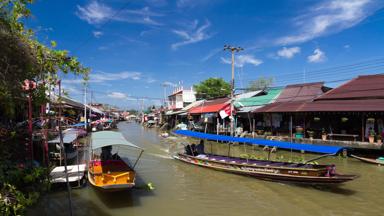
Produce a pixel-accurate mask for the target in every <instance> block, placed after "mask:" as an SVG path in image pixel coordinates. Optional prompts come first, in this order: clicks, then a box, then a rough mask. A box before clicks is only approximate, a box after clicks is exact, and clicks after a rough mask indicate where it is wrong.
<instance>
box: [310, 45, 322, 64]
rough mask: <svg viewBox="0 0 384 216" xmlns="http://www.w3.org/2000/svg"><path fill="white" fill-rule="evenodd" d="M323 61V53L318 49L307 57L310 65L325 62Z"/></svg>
mask: <svg viewBox="0 0 384 216" xmlns="http://www.w3.org/2000/svg"><path fill="white" fill-rule="evenodd" d="M325 59H326V56H325V53H324V52H323V51H321V50H320V49H319V48H317V49H315V50H314V51H313V55H310V56H308V57H307V60H308V62H311V63H318V62H323V61H325Z"/></svg>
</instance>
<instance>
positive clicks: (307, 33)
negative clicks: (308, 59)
mask: <svg viewBox="0 0 384 216" xmlns="http://www.w3.org/2000/svg"><path fill="white" fill-rule="evenodd" d="M371 3H372V1H371V0H348V1H346V0H331V1H326V2H324V3H321V4H319V5H317V6H316V7H314V8H311V9H310V10H309V12H308V13H306V14H304V15H302V16H299V17H297V18H296V19H295V25H296V26H297V28H298V29H299V30H298V33H296V34H292V35H288V36H284V37H281V38H278V39H277V41H276V43H277V44H280V45H281V44H283V45H287V44H295V43H302V42H306V41H309V40H312V39H314V38H317V37H321V36H324V35H327V34H330V33H335V32H340V31H342V30H344V29H348V28H351V27H353V26H355V25H357V24H358V23H360V22H361V21H362V20H364V19H365V18H366V17H368V16H369V15H371V14H372V13H373V12H374V11H375V10H377V9H378V8H375V9H373V7H372V4H371Z"/></svg>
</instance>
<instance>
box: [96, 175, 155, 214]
mask: <svg viewBox="0 0 384 216" xmlns="http://www.w3.org/2000/svg"><path fill="white" fill-rule="evenodd" d="M89 187H92V186H91V185H89ZM92 189H93V190H94V191H95V193H96V195H97V196H98V198H99V199H100V200H101V201H102V202H103V203H104V204H105V205H106V206H107V207H108V208H110V209H116V208H126V207H133V206H140V205H141V202H140V198H141V197H143V196H153V195H154V193H153V191H152V190H149V189H148V187H147V184H146V183H145V182H144V180H143V179H142V178H141V177H140V176H139V175H137V176H136V187H134V188H132V189H127V190H123V191H114V192H108V191H104V190H102V189H98V188H95V187H92Z"/></svg>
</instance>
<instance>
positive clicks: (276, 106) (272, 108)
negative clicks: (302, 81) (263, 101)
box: [254, 101, 310, 113]
mask: <svg viewBox="0 0 384 216" xmlns="http://www.w3.org/2000/svg"><path fill="white" fill-rule="evenodd" d="M307 103H310V102H307V101H293V102H275V103H272V104H269V105H267V106H264V107H261V108H259V109H256V110H255V111H254V112H256V113H278V112H300V111H301V109H302V108H303V107H304V106H305V105H306V104H307Z"/></svg>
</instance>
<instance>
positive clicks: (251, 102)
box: [234, 88, 282, 112]
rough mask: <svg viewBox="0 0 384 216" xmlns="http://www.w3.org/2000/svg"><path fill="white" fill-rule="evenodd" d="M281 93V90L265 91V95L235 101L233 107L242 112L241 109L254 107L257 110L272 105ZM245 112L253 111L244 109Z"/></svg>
mask: <svg viewBox="0 0 384 216" xmlns="http://www.w3.org/2000/svg"><path fill="white" fill-rule="evenodd" d="M281 91H282V89H281V88H273V89H269V90H267V94H265V95H259V96H255V97H251V98H241V99H237V100H236V101H235V103H234V105H235V107H236V108H240V110H242V108H245V107H254V108H255V109H258V108H260V107H262V106H265V105H267V104H270V103H273V102H274V101H275V99H276V98H277V97H278V96H279V95H280V93H281ZM255 109H253V110H255ZM246 110H248V112H249V111H253V110H252V109H251V108H246ZM241 112H244V111H241Z"/></svg>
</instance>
